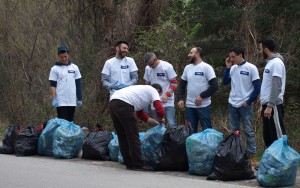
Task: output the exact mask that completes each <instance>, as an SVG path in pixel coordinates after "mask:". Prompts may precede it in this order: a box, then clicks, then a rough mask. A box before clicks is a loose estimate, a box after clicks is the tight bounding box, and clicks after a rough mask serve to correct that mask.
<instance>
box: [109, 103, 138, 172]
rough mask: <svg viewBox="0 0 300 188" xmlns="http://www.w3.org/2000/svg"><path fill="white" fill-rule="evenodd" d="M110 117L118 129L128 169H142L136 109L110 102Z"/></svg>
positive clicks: (122, 152) (120, 144)
mask: <svg viewBox="0 0 300 188" xmlns="http://www.w3.org/2000/svg"><path fill="white" fill-rule="evenodd" d="M109 110H110V116H111V118H112V120H113V124H114V127H115V129H116V132H117V135H118V140H119V146H120V151H121V154H122V156H123V159H124V164H125V165H126V166H127V167H129V168H130V167H136V168H139V167H142V166H143V160H142V153H141V142H140V139H139V130H138V126H137V120H136V118H135V111H134V107H133V106H132V105H130V104H128V103H126V102H124V101H121V100H117V99H114V100H111V101H110V102H109Z"/></svg>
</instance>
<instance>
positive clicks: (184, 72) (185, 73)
mask: <svg viewBox="0 0 300 188" xmlns="http://www.w3.org/2000/svg"><path fill="white" fill-rule="evenodd" d="M187 69H188V66H186V67H185V68H184V70H183V73H182V76H181V79H182V80H185V81H187Z"/></svg>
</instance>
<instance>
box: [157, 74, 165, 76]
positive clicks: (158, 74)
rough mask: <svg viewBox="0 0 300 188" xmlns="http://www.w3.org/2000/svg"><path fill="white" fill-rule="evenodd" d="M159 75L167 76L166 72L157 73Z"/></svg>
mask: <svg viewBox="0 0 300 188" xmlns="http://www.w3.org/2000/svg"><path fill="white" fill-rule="evenodd" d="M157 76H165V73H157Z"/></svg>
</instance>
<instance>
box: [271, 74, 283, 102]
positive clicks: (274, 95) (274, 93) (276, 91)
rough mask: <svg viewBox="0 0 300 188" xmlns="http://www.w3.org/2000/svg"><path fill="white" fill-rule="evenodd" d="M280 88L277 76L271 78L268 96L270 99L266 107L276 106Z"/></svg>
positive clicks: (279, 79)
mask: <svg viewBox="0 0 300 188" xmlns="http://www.w3.org/2000/svg"><path fill="white" fill-rule="evenodd" d="M281 87H282V81H281V78H280V77H278V76H273V77H272V86H271V94H270V99H269V101H268V106H270V107H274V106H275V105H276V102H277V99H278V96H279V94H280V92H281Z"/></svg>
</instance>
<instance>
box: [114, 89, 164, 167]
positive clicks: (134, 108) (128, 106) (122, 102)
mask: <svg viewBox="0 0 300 188" xmlns="http://www.w3.org/2000/svg"><path fill="white" fill-rule="evenodd" d="M161 92H162V88H161V86H160V85H159V84H152V85H151V86H150V85H135V86H129V87H126V88H124V89H121V90H118V91H116V92H114V94H113V95H112V96H111V98H110V102H109V111H110V117H111V118H112V120H113V124H114V127H115V129H116V132H117V135H118V140H119V145H120V151H121V154H122V156H123V159H124V164H125V165H126V167H127V169H128V170H139V169H142V168H143V165H144V164H143V160H142V154H141V143H140V139H139V131H138V126H137V119H136V117H138V118H140V119H141V120H143V121H145V122H148V123H150V124H154V125H158V124H159V123H164V116H165V109H164V107H163V106H162V102H161V101H160V96H159V95H160V93H161ZM150 104H153V106H154V108H155V109H156V112H157V116H158V119H159V120H158V121H156V120H155V119H152V118H150V117H149V116H148V115H147V114H146V113H145V112H144V108H145V107H146V106H148V105H150Z"/></svg>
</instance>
